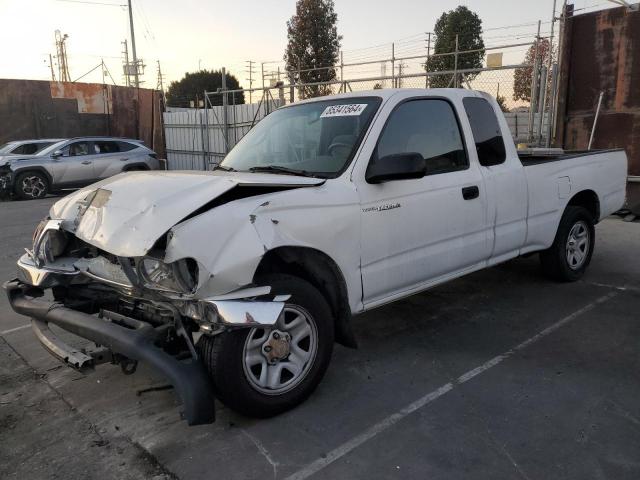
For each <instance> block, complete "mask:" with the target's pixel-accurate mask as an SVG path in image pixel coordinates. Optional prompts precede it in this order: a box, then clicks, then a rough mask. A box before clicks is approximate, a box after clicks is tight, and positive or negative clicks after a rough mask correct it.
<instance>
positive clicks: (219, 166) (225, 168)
mask: <svg viewBox="0 0 640 480" xmlns="http://www.w3.org/2000/svg"><path fill="white" fill-rule="evenodd" d="M214 170H222V171H223V172H237V170H236V169H235V168H233V167H225V166H224V165H220V164H218V165H217V166H216V168H214Z"/></svg>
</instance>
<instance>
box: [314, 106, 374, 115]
mask: <svg viewBox="0 0 640 480" xmlns="http://www.w3.org/2000/svg"><path fill="white" fill-rule="evenodd" d="M365 108H367V104H366V103H348V104H343V105H330V106H328V107H327V108H325V109H324V112H322V115H320V118H327V117H350V116H357V115H360V114H361V113H362V112H364V109H365Z"/></svg>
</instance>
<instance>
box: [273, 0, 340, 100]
mask: <svg viewBox="0 0 640 480" xmlns="http://www.w3.org/2000/svg"><path fill="white" fill-rule="evenodd" d="M337 21H338V15H337V14H336V12H335V11H334V3H333V0H298V3H296V13H295V15H293V16H292V17H291V19H290V20H289V21H288V22H287V38H288V43H287V48H286V49H285V54H284V61H285V63H286V68H287V71H288V72H290V76H291V78H292V80H293V81H294V82H299V83H315V82H329V81H331V80H334V79H335V78H336V70H335V68H333V66H334V65H335V64H336V63H337V62H338V55H339V51H340V41H341V40H342V37H341V36H340V35H338V28H337V26H336V23H337ZM319 67H329V68H322V69H318V68H319ZM308 69H318V70H311V71H306V72H305V71H300V70H308ZM331 92H332V90H331V85H309V86H306V87H304V88H303V95H304V97H305V98H307V97H317V96H321V95H328V94H330V93H331Z"/></svg>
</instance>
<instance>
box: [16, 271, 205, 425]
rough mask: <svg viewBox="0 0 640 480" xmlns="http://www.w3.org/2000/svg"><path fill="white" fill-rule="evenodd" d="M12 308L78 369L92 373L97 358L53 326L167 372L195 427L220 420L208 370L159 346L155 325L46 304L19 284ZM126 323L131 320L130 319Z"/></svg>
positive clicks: (34, 290)
mask: <svg viewBox="0 0 640 480" xmlns="http://www.w3.org/2000/svg"><path fill="white" fill-rule="evenodd" d="M4 289H5V290H6V292H7V295H8V297H9V303H10V304H11V308H13V310H15V311H16V312H17V313H20V314H22V315H26V316H28V317H31V318H32V325H33V328H34V330H35V332H36V336H37V337H38V340H40V342H41V343H42V344H43V346H44V347H45V348H46V349H47V350H48V351H49V352H51V353H52V354H53V355H54V356H56V357H57V358H59V359H60V360H62V361H64V362H65V363H67V364H70V366H73V367H75V368H78V369H85V368H90V367H92V366H93V364H94V359H93V358H92V357H91V356H89V355H87V354H85V353H84V352H81V351H79V350H77V349H73V348H71V347H69V346H68V345H66V344H64V343H63V342H62V341H60V339H58V338H57V337H56V336H55V335H54V334H53V332H51V330H50V329H49V328H48V324H49V323H52V324H54V325H57V326H58V327H60V328H62V329H63V330H66V331H68V332H71V333H73V334H75V335H77V336H79V337H82V338H85V339H87V340H90V341H92V342H95V343H97V344H99V345H102V346H104V347H105V348H107V349H108V350H110V351H111V352H113V353H116V354H120V355H123V356H125V357H127V358H128V359H131V360H136V361H141V362H145V363H147V364H149V365H151V366H152V367H153V368H155V369H156V370H157V371H159V372H160V373H162V374H163V375H164V376H165V377H166V378H167V379H168V381H169V383H171V385H172V386H173V387H174V389H175V391H176V393H177V394H178V396H179V397H180V400H181V401H182V405H183V409H184V411H183V417H184V418H185V420H186V421H187V423H188V424H189V425H201V424H206V423H211V422H213V421H214V420H215V410H214V396H213V385H212V383H211V380H210V378H209V376H208V374H207V372H206V371H205V369H204V367H203V366H202V365H201V364H200V363H199V362H196V361H193V360H191V361H190V363H186V362H184V361H179V360H177V359H176V358H174V357H172V356H171V355H169V354H167V353H165V352H164V351H163V350H162V349H161V348H158V347H157V346H156V345H154V338H155V330H154V329H153V327H151V325H149V324H146V323H144V322H139V321H137V320H134V319H128V320H129V322H128V323H126V324H125V323H123V322H121V321H119V322H118V323H115V322H114V321H109V319H103V318H99V317H96V316H93V315H89V314H86V313H82V312H78V311H76V310H72V309H70V308H66V307H63V306H61V305H60V304H58V303H55V302H50V301H47V300H43V299H41V298H38V297H41V296H42V295H43V290H42V289H40V288H36V287H32V286H29V285H26V284H24V283H22V282H20V281H19V280H12V281H9V282H6V283H5V284H4ZM125 318H126V317H125Z"/></svg>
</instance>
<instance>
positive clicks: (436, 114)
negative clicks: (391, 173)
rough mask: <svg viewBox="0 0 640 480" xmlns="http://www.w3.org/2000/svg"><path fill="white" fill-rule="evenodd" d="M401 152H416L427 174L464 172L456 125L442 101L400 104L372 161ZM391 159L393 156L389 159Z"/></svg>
mask: <svg viewBox="0 0 640 480" xmlns="http://www.w3.org/2000/svg"><path fill="white" fill-rule="evenodd" d="M402 153H419V154H420V155H422V156H423V157H424V159H425V163H426V167H427V171H426V174H427V175H434V174H439V173H446V172H453V171H457V170H464V169H466V168H468V166H469V160H468V159H467V153H466V151H465V148H464V143H463V141H462V134H461V133H460V126H459V125H458V120H457V118H456V115H455V113H454V111H453V107H452V106H451V104H450V103H449V102H447V101H446V100H441V99H420V100H410V101H408V102H405V103H402V104H400V105H399V106H398V107H397V108H396V109H395V110H394V111H393V112H392V113H391V116H390V117H389V120H388V122H387V124H386V125H385V127H384V131H383V132H382V135H381V136H380V140H379V142H378V146H377V147H376V152H375V153H374V160H375V161H376V162H378V161H384V158H385V157H389V156H390V155H397V154H402ZM389 158H394V157H389Z"/></svg>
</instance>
